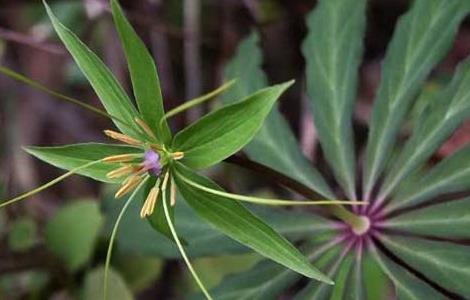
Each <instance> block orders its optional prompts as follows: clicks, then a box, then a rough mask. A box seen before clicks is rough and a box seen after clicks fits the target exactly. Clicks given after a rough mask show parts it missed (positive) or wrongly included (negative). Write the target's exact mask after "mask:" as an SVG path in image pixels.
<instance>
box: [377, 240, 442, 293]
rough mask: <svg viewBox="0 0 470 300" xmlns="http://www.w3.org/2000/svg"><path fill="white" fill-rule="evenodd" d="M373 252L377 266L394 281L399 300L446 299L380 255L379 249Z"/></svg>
mask: <svg viewBox="0 0 470 300" xmlns="http://www.w3.org/2000/svg"><path fill="white" fill-rule="evenodd" d="M371 251H372V256H373V257H374V258H375V261H376V262H377V264H379V265H380V267H381V268H382V270H383V271H384V273H385V274H387V275H388V277H390V279H391V280H392V281H393V283H394V285H395V289H396V292H397V296H398V299H399V300H423V299H433V300H444V299H446V298H445V297H444V296H443V295H442V294H440V293H439V292H437V291H436V290H435V289H433V288H432V287H431V286H430V285H428V284H427V283H425V282H424V281H422V280H421V279H419V278H417V277H416V276H415V275H413V274H412V273H410V272H409V271H408V270H406V269H404V268H403V267H401V266H399V265H397V264H396V263H395V262H393V261H391V260H390V259H389V258H387V257H386V256H385V255H383V254H382V253H380V252H379V250H377V248H375V247H373V248H372V249H371Z"/></svg>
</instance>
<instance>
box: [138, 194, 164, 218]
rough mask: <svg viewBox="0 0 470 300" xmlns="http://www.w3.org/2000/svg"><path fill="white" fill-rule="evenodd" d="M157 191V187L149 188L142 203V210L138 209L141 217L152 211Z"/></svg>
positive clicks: (148, 214)
mask: <svg viewBox="0 0 470 300" xmlns="http://www.w3.org/2000/svg"><path fill="white" fill-rule="evenodd" d="M159 192H160V189H159V188H157V187H153V188H152V189H151V190H150V192H149V194H148V196H147V199H146V200H145V202H144V205H143V206H142V210H141V211H140V217H141V218H145V217H146V216H150V215H151V214H152V213H153V211H154V208H155V203H156V202H157V198H158V194H159Z"/></svg>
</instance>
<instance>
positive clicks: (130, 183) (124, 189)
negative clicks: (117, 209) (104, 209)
mask: <svg viewBox="0 0 470 300" xmlns="http://www.w3.org/2000/svg"><path fill="white" fill-rule="evenodd" d="M141 181H142V177H141V176H132V177H130V178H129V179H128V180H126V181H125V183H124V184H123V185H122V186H121V188H120V189H119V190H118V191H117V192H116V194H115V195H114V197H115V198H116V199H117V198H121V197H122V196H124V195H125V194H127V193H129V192H130V191H132V190H133V189H134V188H135V187H136V186H137V185H138V184H139V183H140V182H141Z"/></svg>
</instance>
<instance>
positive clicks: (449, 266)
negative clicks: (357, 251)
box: [381, 236, 470, 296]
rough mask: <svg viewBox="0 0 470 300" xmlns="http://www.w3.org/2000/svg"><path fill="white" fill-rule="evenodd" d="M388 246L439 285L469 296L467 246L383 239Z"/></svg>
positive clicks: (469, 264) (413, 239) (419, 240)
mask: <svg viewBox="0 0 470 300" xmlns="http://www.w3.org/2000/svg"><path fill="white" fill-rule="evenodd" d="M381 241H383V243H384V245H385V247H387V248H388V249H390V250H391V251H393V253H394V254H395V255H397V256H398V257H400V258H401V259H403V260H404V261H405V262H406V263H407V264H409V265H410V266H411V267H413V268H414V269H416V270H418V271H419V272H420V273H422V274H424V276H426V277H427V278H429V279H431V280H432V281H433V282H435V283H437V284H438V285H440V286H442V287H444V288H446V289H448V290H449V291H451V292H453V293H455V294H460V295H463V296H466V295H470V286H469V284H468V282H470V251H468V250H469V249H468V246H463V245H457V244H454V243H446V242H436V241H430V240H421V239H417V238H405V237H392V236H390V237H388V238H384V237H382V238H381Z"/></svg>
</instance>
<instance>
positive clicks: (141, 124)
mask: <svg viewBox="0 0 470 300" xmlns="http://www.w3.org/2000/svg"><path fill="white" fill-rule="evenodd" d="M134 121H135V122H136V123H137V125H139V126H140V128H142V129H143V130H144V131H145V133H147V134H148V135H149V136H150V137H152V138H154V139H157V137H156V136H155V134H154V133H153V131H152V129H150V127H149V126H148V125H147V123H145V122H144V121H143V120H141V119H139V118H135V119H134Z"/></svg>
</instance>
